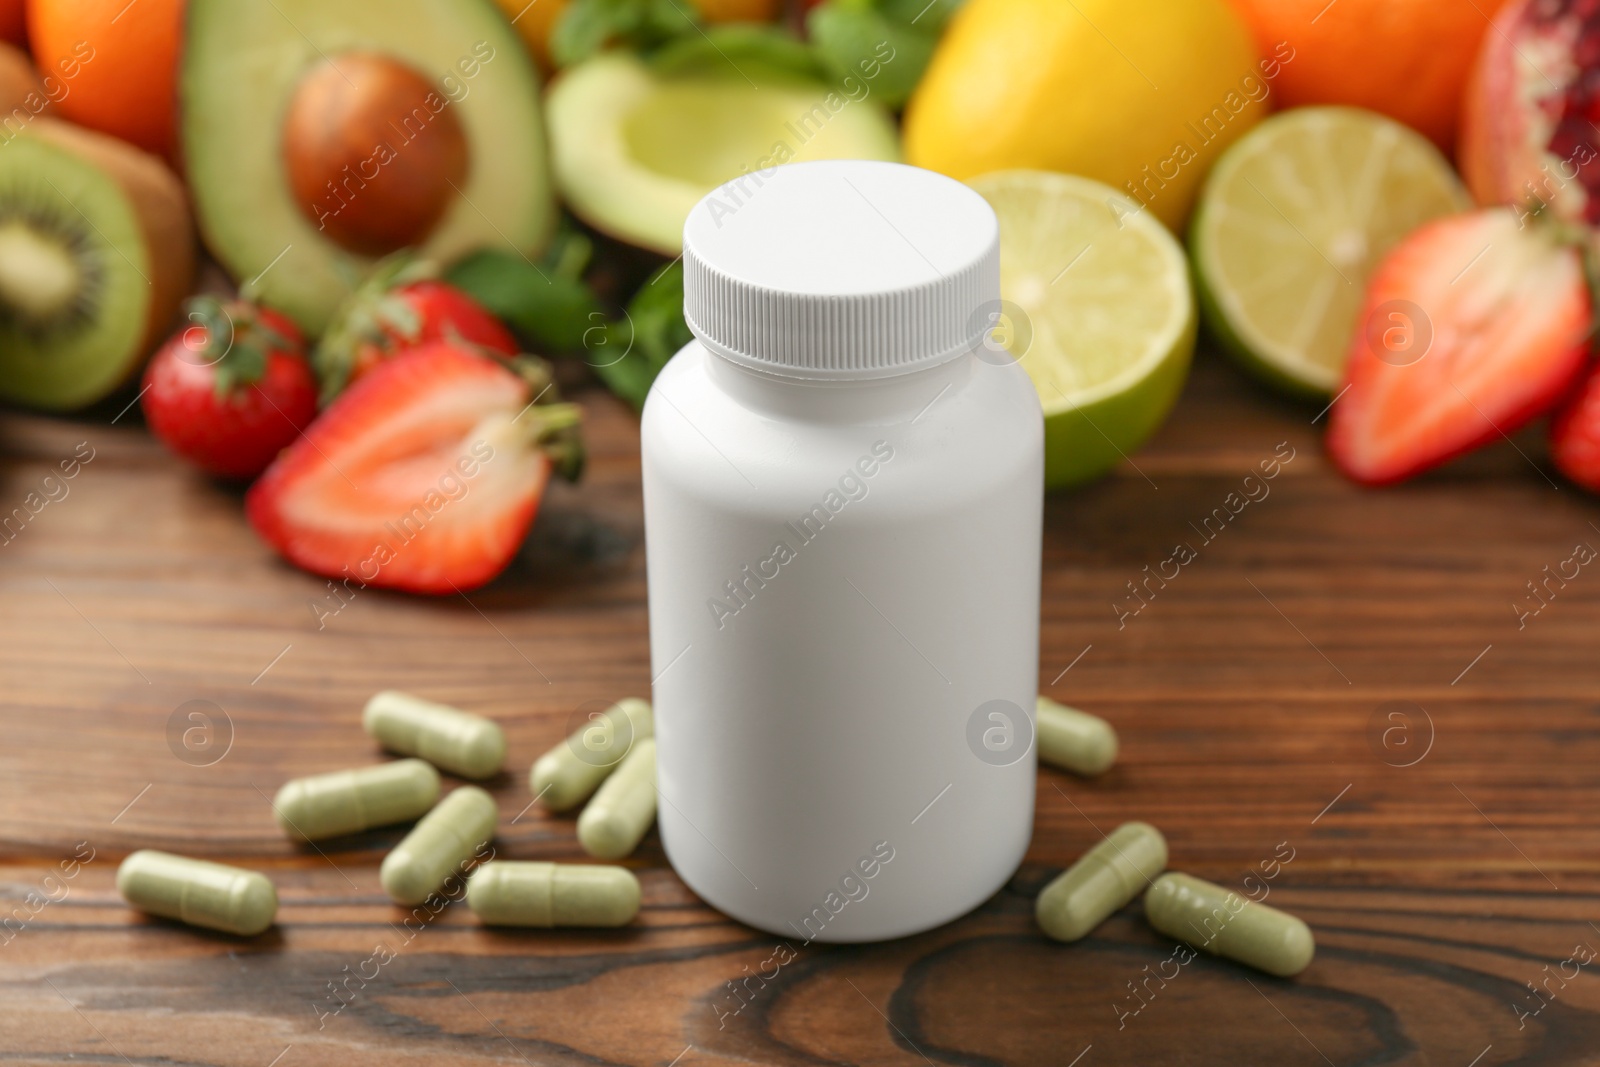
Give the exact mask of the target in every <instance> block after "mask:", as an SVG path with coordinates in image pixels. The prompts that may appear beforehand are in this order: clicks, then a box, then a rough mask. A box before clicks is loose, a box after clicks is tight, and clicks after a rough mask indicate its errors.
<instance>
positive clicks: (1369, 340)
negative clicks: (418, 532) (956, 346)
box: [0, 0, 1600, 593]
mask: <svg viewBox="0 0 1600 1067" xmlns="http://www.w3.org/2000/svg"><path fill="white" fill-rule="evenodd" d="M7 42H8V43H7ZM0 103H3V105H4V107H5V109H6V113H5V116H4V118H3V119H0V127H3V132H0V142H3V143H0V397H4V398H5V399H7V400H8V401H10V402H12V403H15V404H19V405H23V406H26V407H30V408H34V409H38V410H43V411H52V412H70V411H76V410H81V409H90V410H92V411H97V410H102V409H104V408H107V407H109V408H112V409H121V408H123V407H125V406H127V405H128V404H129V403H130V401H132V400H134V399H137V400H138V402H139V404H140V406H141V408H142V411H143V413H144V416H145V420H146V424H147V426H148V427H149V429H150V430H151V432H152V433H154V434H155V435H156V436H157V437H159V438H160V439H161V440H162V441H163V442H165V443H166V445H167V446H168V447H169V448H170V449H171V451H172V452H173V453H174V454H175V456H177V457H179V458H180V459H181V460H183V461H186V462H189V463H191V464H193V465H194V466H195V468H196V469H197V472H204V473H203V474H202V473H197V476H212V477H219V478H225V479H231V480H235V481H242V482H251V481H254V485H253V487H252V488H251V489H250V492H249V495H248V515H249V518H250V521H251V522H252V524H253V525H254V526H255V528H256V529H257V531H258V532H259V533H260V534H261V536H262V538H263V539H264V540H265V541H266V542H267V543H268V544H270V545H272V546H273V547H274V548H275V549H276V550H277V551H279V552H280V553H281V554H282V555H283V556H284V557H285V558H286V559H288V560H289V561H291V562H293V563H295V564H297V565H299V566H301V567H304V568H306V569H308V570H311V571H313V572H315V573H319V574H323V575H327V576H328V577H330V578H339V577H341V576H344V577H348V576H349V575H350V574H352V573H356V572H359V573H361V574H362V575H364V576H365V577H363V579H362V580H363V581H364V582H365V583H367V584H376V585H387V586H391V587H393V588H398V589H404V590H410V591H414V592H429V593H438V592H446V591H450V590H453V589H454V590H460V589H470V588H473V587H475V586H478V585H481V584H483V583H485V582H487V581H490V580H492V579H493V578H494V577H495V575H496V574H498V573H499V572H500V570H501V569H503V568H504V567H505V566H506V565H507V563H508V562H509V561H510V559H511V558H512V556H513V555H514V554H515V552H516V551H517V548H518V545H519V544H520V542H521V540H522V538H523V536H524V535H525V534H526V532H527V529H528V527H529V525H530V524H531V523H532V521H533V519H534V517H535V515H536V513H537V510H538V506H539V502H540V499H541V497H542V495H543V493H544V489H545V486H546V484H547V482H548V479H549V478H550V477H551V476H558V477H565V478H577V477H578V476H579V475H580V473H581V470H582V465H583V455H584V446H583V438H582V429H581V426H580V411H579V409H578V408H577V407H575V406H573V405H572V404H570V403H567V402H566V401H565V400H564V397H565V396H566V395H568V394H570V393H572V392H573V391H574V390H581V389H582V388H585V387H586V383H587V384H588V385H591V386H592V385H600V386H603V387H605V388H608V389H610V390H611V391H613V392H614V393H616V394H617V395H618V396H619V397H621V398H622V399H624V400H625V401H627V402H628V403H629V404H631V405H633V406H634V407H635V408H638V407H641V406H642V405H643V403H644V399H645V396H646V395H647V393H648V391H649V388H650V385H651V382H652V381H653V380H654V378H655V376H656V374H657V373H658V372H659V371H660V369H661V367H662V366H663V365H664V364H665V363H666V361H667V360H668V359H670V358H671V357H672V355H673V354H674V353H675V352H676V351H677V350H678V349H679V348H680V347H681V346H682V345H683V344H684V343H686V342H687V341H688V340H689V338H690V334H689V332H688V329H687V327H686V326H685V324H684V322H683V317H682V277H681V271H680V268H679V264H678V254H679V251H680V231H681V226H682V222H683V219H684V216H685V215H686V214H687V212H688V211H689V209H690V207H691V206H692V205H693V204H694V203H695V202H696V201H697V200H698V199H699V198H700V197H702V196H703V195H705V194H706V193H707V192H709V191H710V190H712V189H713V188H715V187H717V186H718V185H720V184H722V183H723V182H726V181H729V180H732V179H735V178H738V177H740V176H741V175H745V174H750V173H752V172H758V171H761V170H765V169H768V168H771V167H775V166H781V165H783V164H786V163H789V162H793V161H799V160H808V159H826V158H868V159H884V160H903V161H905V162H908V163H911V164H915V165H918V166H923V167H928V168H930V169H933V170H937V171H940V172H943V173H946V174H949V175H951V176H952V177H955V178H957V179H960V180H963V181H967V182H969V183H970V184H972V186H973V187H974V188H975V189H977V190H978V191H979V192H980V193H981V194H982V195H983V196H985V197H986V198H988V200H989V201H990V203H991V204H992V205H993V206H994V208H995V210H996V212H997V214H998V216H999V219H1000V222H1001V227H1002V234H1003V250H1002V260H1003V261H1002V273H1003V289H1004V296H1005V300H1006V307H1005V311H1004V313H1003V314H1001V315H1000V316H997V318H996V320H995V321H994V323H993V331H994V332H993V336H994V338H995V340H996V341H997V342H998V343H999V344H1000V345H1003V346H1004V347H1005V349H1006V350H1007V351H1008V352H1009V353H1010V355H1011V357H1013V358H1015V359H1017V360H1018V361H1020V362H1021V364H1022V366H1023V367H1024V368H1025V369H1026V370H1027V371H1028V373H1029V374H1030V376H1031V377H1032V380H1033V381H1034V383H1035V385H1036V386H1037V387H1038V390H1039V394H1040V402H1041V406H1042V409H1043V411H1044V414H1045V417H1046V426H1047V474H1046V478H1047V482H1048V484H1049V486H1050V487H1051V488H1052V489H1059V490H1067V489H1070V487H1072V486H1078V485H1082V484H1085V483H1088V482H1091V481H1093V480H1094V479H1096V478H1099V477H1101V476H1102V475H1104V474H1105V473H1106V472H1107V471H1108V470H1110V469H1111V468H1112V467H1114V466H1116V465H1117V464H1119V463H1122V462H1126V461H1127V460H1128V458H1129V457H1130V456H1132V455H1134V454H1135V453H1136V452H1137V450H1138V448H1139V447H1140V445H1141V444H1143V443H1144V441H1145V440H1147V439H1148V438H1149V436H1150V435H1151V434H1153V433H1154V432H1155V431H1156V430H1157V429H1158V428H1159V426H1160V425H1161V423H1162V421H1163V419H1164V418H1165V417H1166V415H1167V413H1168V412H1169V411H1170V410H1171V408H1172V406H1173V405H1174V404H1175V403H1178V402H1179V397H1180V394H1181V393H1182V391H1183V385H1184V381H1185V377H1186V374H1187V371H1188V368H1189V366H1190V362H1191V359H1192V358H1195V349H1196V343H1197V338H1199V339H1201V342H1202V345H1201V347H1202V349H1203V351H1204V352H1210V351H1219V352H1222V353H1226V354H1227V355H1228V356H1229V357H1231V358H1232V359H1233V360H1234V361H1235V363H1236V364H1237V367H1238V369H1239V372H1240V373H1241V374H1242V375H1244V376H1246V377H1248V378H1251V379H1254V380H1256V381H1258V382H1259V383H1260V384H1261V386H1263V387H1264V388H1266V389H1269V390H1272V391H1275V392H1277V393H1281V394H1282V397H1283V400H1282V402H1283V403H1285V404H1301V405H1306V406H1307V407H1308V409H1309V410H1311V411H1314V412H1320V411H1322V410H1328V411H1331V415H1330V417H1329V418H1328V420H1327V425H1328V426H1329V431H1328V450H1329V455H1330V457H1331V458H1332V459H1333V461H1334V462H1335V463H1336V464H1337V466H1338V467H1339V468H1340V469H1341V470H1342V471H1344V472H1345V473H1346V474H1348V475H1349V476H1350V477H1351V478H1352V479H1354V480H1356V481H1358V482H1363V483H1373V484H1376V483H1388V482H1395V481H1399V480H1403V479H1406V478H1409V477H1412V476H1415V475H1418V474H1421V473H1423V472H1425V471H1427V470H1430V469H1432V468H1434V467H1436V466H1438V465H1440V464H1442V463H1445V462H1447V461H1449V460H1450V459H1452V458H1454V457H1455V456H1458V455H1460V454H1461V453H1463V452H1465V451H1468V450H1470V449H1473V448H1476V447H1478V446H1480V445H1483V444H1485V443H1488V442H1491V441H1496V440H1499V439H1501V438H1504V437H1506V436H1507V435H1510V434H1514V433H1516V432H1517V431H1519V430H1520V429H1521V428H1523V427H1524V426H1525V425H1526V424H1528V423H1530V422H1532V421H1533V420H1537V419H1540V418H1543V417H1547V416H1549V417H1551V429H1550V431H1549V437H1550V444H1549V448H1548V451H1547V455H1546V457H1545V459H1546V460H1547V461H1548V463H1549V464H1550V465H1552V467H1553V468H1554V470H1556V471H1559V472H1560V473H1561V474H1562V475H1564V476H1565V477H1566V478H1568V479H1570V480H1571V481H1573V482H1575V483H1577V484H1579V485H1581V486H1584V487H1587V488H1590V489H1595V488H1600V373H1597V372H1596V371H1595V368H1594V365H1593V359H1592V353H1591V345H1590V338H1591V334H1592V315H1593V298H1592V294H1591V284H1592V279H1593V278H1595V277H1597V276H1600V271H1597V270H1596V263H1595V241H1594V235H1593V231H1592V230H1591V226H1592V225H1594V224H1596V223H1597V222H1600V201H1596V200H1595V199H1594V198H1593V196H1592V192H1593V191H1594V190H1600V162H1597V156H1600V150H1597V148H1596V139H1597V138H1600V130H1597V127H1596V126H1595V116H1596V115H1600V28H1596V25H1595V23H1594V21H1593V18H1592V16H1591V14H1590V12H1589V5H1587V4H1586V3H1583V2H1580V0H1539V2H1537V3H1535V2H1531V0H1509V2H1496V0H1478V2H1477V3H1464V4H1455V3H1450V4H1444V3H1439V2H1438V0H1335V2H1333V3H1329V2H1327V0H1141V2H1140V3H1137V4H1129V3H1122V2H1117V0H1076V2H1074V3H1061V2H1060V0H787V2H780V0H187V2H185V0H140V2H139V3H137V4H129V3H127V2H126V0H26V2H25V3H23V2H18V0H0ZM152 354H154V358H152ZM1201 358H1210V357H1209V356H1208V355H1202V357H1201ZM1318 418H1320V414H1319V415H1318ZM484 440H492V441H494V442H496V449H497V450H498V451H497V452H496V454H497V455H498V456H502V457H509V458H508V459H507V460H506V461H505V462H497V463H496V464H495V465H493V476H492V477H487V478H484V479H482V481H481V482H480V483H478V488H476V489H475V490H474V496H473V503H472V504H471V506H465V505H462V506H452V507H450V508H449V509H445V508H444V506H443V504H441V505H440V506H439V507H438V508H432V509H430V510H429V513H428V514H429V519H430V522H431V525H429V527H428V532H427V536H426V537H421V538H417V539H415V541H414V542H413V543H412V546H411V547H409V548H408V552H407V558H406V560H405V561H404V563H403V565H402V564H395V565H391V562H390V561H388V560H382V559H374V558H373V557H372V555H371V546H373V545H374V544H378V543H380V542H381V541H382V540H383V535H382V531H383V526H384V523H385V522H386V520H387V518H389V517H391V512H393V511H394V510H395V509H397V508H399V509H400V510H402V511H403V510H404V508H403V507H402V505H404V504H405V503H406V502H407V501H413V500H423V499H432V498H433V497H439V494H438V493H437V492H434V489H435V484H434V483H435V482H436V481H437V477H436V476H437V471H436V470H435V469H434V468H435V467H438V468H439V469H440V470H451V469H454V470H456V471H457V475H456V476H458V477H462V478H466V477H476V476H477V475H476V474H474V475H471V476H469V475H467V474H466V473H465V472H466V470H467V468H468V467H469V466H470V467H472V468H473V469H474V470H475V471H477V470H478V469H479V468H483V469H489V468H488V466H486V465H485V461H484V457H482V456H476V457H475V456H474V455H473V453H472V446H473V443H474V442H482V441H484ZM418 456H423V457H428V459H429V463H420V462H416V461H415V458H416V457H418ZM435 460H436V461H437V462H433V461H435ZM363 476H368V477H363ZM356 484H362V485H382V486H383V487H384V488H383V490H382V492H365V493H363V492H359V491H356V490H355V489H354V488H353V487H354V486H355V485H356ZM441 499H443V498H441Z"/></svg>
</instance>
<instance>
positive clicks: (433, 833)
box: [378, 785, 500, 904]
mask: <svg viewBox="0 0 1600 1067" xmlns="http://www.w3.org/2000/svg"><path fill="white" fill-rule="evenodd" d="M499 818H500V809H499V808H497V807H495V803H494V798H493V797H491V796H490V795H489V794H488V793H485V792H484V791H483V790H481V789H479V788H478V787H477V786H475V785H464V786H462V787H461V788H459V789H457V790H456V791H455V792H453V793H451V794H450V795H449V796H447V797H445V798H444V799H443V800H441V801H440V802H439V806H438V807H436V808H434V809H433V810H432V811H430V812H428V814H426V815H424V816H423V817H422V821H421V822H419V823H417V825H415V826H413V827H412V828H411V832H410V833H409V834H407V835H406V836H405V839H404V840H402V841H401V842H400V843H399V844H398V845H396V846H395V847H394V851H393V852H390V853H389V854H388V855H387V856H385V857H384V858H383V866H382V867H380V868H379V869H378V880H379V881H380V882H382V883H383V891H384V892H385V893H388V894H389V897H390V899H392V900H393V901H395V903H397V904H421V903H422V902H423V901H424V900H427V899H428V897H430V896H432V895H433V894H434V893H436V892H438V891H439V889H440V887H442V886H443V885H444V883H445V879H447V878H449V877H450V876H451V875H452V874H461V875H463V876H464V875H465V874H466V866H467V861H469V860H471V859H472V857H473V856H474V855H476V854H477V852H478V850H479V849H481V848H482V847H483V846H484V845H486V844H488V843H489V839H490V838H492V837H494V827H495V823H496V822H497V821H498V820H499Z"/></svg>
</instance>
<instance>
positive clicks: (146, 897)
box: [117, 848, 278, 937]
mask: <svg viewBox="0 0 1600 1067" xmlns="http://www.w3.org/2000/svg"><path fill="white" fill-rule="evenodd" d="M117 892H119V893H121V894H122V899H123V900H126V901H127V902H128V903H129V904H132V905H133V906H134V907H136V908H138V909H139V910H140V911H147V912H149V913H150V914H152V915H161V916H164V917H165V918H168V919H177V920H179V921H180V922H186V923H189V924H190V925H192V926H204V927H206V928H207V929H210V930H221V931H223V932H224V933H229V934H240V935H242V936H244V937H254V936H255V935H256V934H259V933H260V932H261V931H263V930H265V929H266V928H267V927H269V926H271V925H272V920H273V918H275V917H276V916H277V914H278V891H277V890H276V889H274V888H273V887H272V883H271V882H269V881H267V876H266V875H264V874H257V873H256V872H255V871H247V870H244V869H243V868H240V867H229V866H227V865H226V864H222V863H208V862H207V861H205V860H192V859H189V858H188V857H187V856H174V855H173V854H172V853H170V852H156V851H154V850H152V849H148V848H147V849H141V850H139V851H138V852H135V853H133V854H131V855H130V856H129V857H128V858H127V859H125V860H123V861H122V866H120V867H118V868H117Z"/></svg>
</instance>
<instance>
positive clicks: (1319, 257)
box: [1189, 107, 1472, 397]
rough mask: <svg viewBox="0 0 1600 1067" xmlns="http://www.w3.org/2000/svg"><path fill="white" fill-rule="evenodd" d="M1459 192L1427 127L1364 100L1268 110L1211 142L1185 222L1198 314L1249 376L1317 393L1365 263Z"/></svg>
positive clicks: (1322, 392) (1328, 379) (1332, 363)
mask: <svg viewBox="0 0 1600 1067" xmlns="http://www.w3.org/2000/svg"><path fill="white" fill-rule="evenodd" d="M1471 206H1472V202H1471V199H1470V198H1469V197H1468V195H1467V191H1466V189H1464V188H1463V187H1462V185H1461V182H1460V180H1459V179H1457V177H1456V175H1455V171H1453V170H1451V169H1450V164H1449V162H1448V161H1447V160H1446V159H1445V158H1444V156H1442V155H1441V154H1440V153H1439V150H1438V149H1437V148H1435V147H1434V146H1433V144H1432V142H1430V141H1429V140H1428V139H1427V138H1426V137H1423V136H1422V135H1421V134H1420V133H1417V132H1415V131H1414V130H1411V129H1410V128H1408V127H1406V126H1402V125H1401V124H1400V123H1398V122H1394V121H1393V120H1391V119H1387V118H1384V117H1383V116H1382V115H1378V114H1375V113H1373V112H1371V111H1362V110H1361V109H1359V108H1349V107H1304V108H1295V109H1294V110H1292V111H1285V112H1283V113H1282V114H1280V115H1275V116H1273V117H1272V118H1270V119H1268V120H1267V121H1266V122H1263V123H1262V124H1261V125H1260V126H1257V127H1256V128H1255V129H1254V130H1252V131H1250V132H1249V133H1248V134H1246V135H1245V136H1244V137H1243V138H1241V139H1240V140H1239V142H1238V143H1237V144H1235V145H1233V146H1232V147H1231V148H1229V149H1228V151H1227V152H1225V153H1223V156H1222V158H1221V159H1220V160H1218V161H1217V165H1216V167H1214V168H1213V169H1212V171H1211V174H1210V176H1209V177H1208V178H1207V179H1206V185H1205V189H1204V191H1203V192H1202V193H1201V196H1200V206H1199V209H1198V210H1197V211H1196V212H1195V218H1194V222H1193V224H1192V225H1191V227H1190V239H1189V246H1190V248H1191V249H1192V250H1193V252H1194V269H1195V279H1196V281H1197V283H1198V288H1199V293H1200V307H1201V313H1202V315H1203V316H1204V318H1205V321H1206V326H1207V327H1208V328H1209V329H1210V330H1211V332H1212V333H1214V334H1216V336H1217V339H1218V340H1219V341H1220V342H1221V343H1222V345H1223V346H1224V347H1225V348H1227V349H1228V350H1229V351H1230V353H1231V354H1232V355H1234V356H1236V357H1237V358H1238V359H1239V360H1240V362H1241V363H1243V365H1244V366H1245V368H1246V369H1247V370H1249V371H1250V372H1251V373H1253V374H1255V375H1256V376H1257V377H1259V378H1262V379H1264V380H1266V381H1267V382H1270V383H1272V384H1275V385H1277V386H1279V387H1281V388H1283V389H1286V390H1288V391H1289V392H1292V393H1297V394H1300V395H1303V396H1310V397H1325V396H1327V395H1328V394H1329V393H1331V392H1332V391H1333V390H1334V389H1335V388H1336V387H1337V386H1338V384H1339V379H1340V376H1341V375H1342V374H1343V372H1344V361H1345V355H1346V353H1347V352H1348V351H1349V348H1350V338H1351V335H1352V334H1353V333H1354V331H1355V328H1356V319H1357V318H1358V317H1359V316H1360V314H1361V301H1362V297H1363V294H1364V293H1365V290H1366V286H1367V277H1368V275H1369V274H1370V273H1371V272H1372V270H1373V268H1374V267H1376V266H1377V264H1378V261H1379V260H1380V259H1382V258H1383V256H1384V255H1385V254H1386V253H1387V252H1388V251H1389V250H1390V249H1391V248H1393V247H1394V246H1395V245H1396V244H1397V243H1399V241H1400V239H1401V238H1403V237H1405V236H1406V235H1407V234H1408V233H1410V232H1411V231H1412V230H1414V229H1416V228H1417V227H1418V226H1421V225H1422V224H1423V223H1425V222H1429V221H1431V220H1433V219H1436V218H1439V217H1440V216H1442V215H1451V214H1455V213H1456V212H1459V211H1466V210H1468V209H1469V208H1470V207H1471Z"/></svg>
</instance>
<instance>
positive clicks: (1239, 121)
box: [905, 0, 1294, 228]
mask: <svg viewBox="0 0 1600 1067" xmlns="http://www.w3.org/2000/svg"><path fill="white" fill-rule="evenodd" d="M1293 55H1294V52H1293V49H1292V48H1291V47H1290V46H1288V45H1283V46H1280V48H1279V49H1278V50H1277V51H1276V52H1274V53H1273V54H1270V55H1268V56H1266V57H1265V58H1258V57H1257V54H1256V49H1255V45H1254V44H1253V43H1252V40H1251V37H1250V33H1249V31H1248V30H1247V29H1246V28H1245V26H1244V24H1243V23H1242V22H1241V21H1240V20H1239V18H1238V16H1236V15H1235V14H1234V13H1233V11H1232V10H1231V9H1230V8H1229V7H1228V6H1227V4H1226V3H1225V2H1224V0H1140V2H1139V3H1130V2H1129V0H968V3H967V4H966V5H965V6H964V7H962V9H961V10H960V11H959V12H958V13H957V14H956V16H955V18H954V19H953V20H952V21H951V23H950V26H949V28H948V29H947V30H946V31H945V34H944V38H943V39H942V40H941V41H940V43H939V47H938V49H937V50H936V51H935V52H934V55H933V61H932V62H931V63H930V64H929V66H928V70H927V73H926V74H924V75H923V78H922V82H921V84H920V85H919V86H918V87H917V91H916V94H915V95H914V96H913V97H912V99H911V103H910V105H909V107H908V108H907V110H906V118H905V154H906V160H907V162H910V163H914V164H916V165H917V166H920V167H927V168H929V169H930V170H936V171H940V172H942V173H945V174H949V175H950V176H952V177H955V178H961V179H963V180H965V179H967V178H971V177H974V176H976V175H979V174H985V173H988V172H989V171H996V170H1009V169H1017V168H1027V169H1035V170H1053V171H1060V172H1063V173H1068V174H1081V175H1084V176H1085V177H1090V178H1094V179H1096V180H1098V181H1102V182H1104V183H1106V184H1107V185H1110V186H1111V187H1113V188H1114V189H1116V190H1117V191H1118V192H1120V193H1122V194H1123V195H1124V196H1126V197H1129V198H1130V199H1132V200H1134V201H1136V202H1137V203H1138V204H1140V205H1143V206H1145V207H1148V208H1149V209H1150V210H1151V211H1152V212H1154V214H1155V215H1156V216H1157V217H1158V218H1159V219H1161V221H1163V222H1165V223H1166V224H1167V225H1168V226H1170V227H1173V228H1177V227H1179V226H1181V225H1182V224H1183V221H1184V219H1185V218H1186V217H1187V216H1188V213H1189V208H1190V206H1191V205H1192V204H1193V202H1194V198H1195V195H1196V192H1197V191H1198V189H1199V185H1200V181H1201V179H1202V178H1204V177H1205V173H1206V170H1207V169H1208V168H1209V166H1210V164H1211V161H1212V160H1213V159H1214V158H1215V157H1216V156H1217V155H1218V153H1220V152H1221V151H1222V150H1223V149H1224V148H1226V147H1227V146H1228V145H1229V144H1231V143H1233V142H1234V141H1235V140H1237V139H1238V138H1239V137H1240V136H1242V135H1243V134H1244V133H1245V132H1246V131H1247V130H1249V129H1250V127H1252V126H1254V125H1255V124H1256V123H1257V122H1258V121H1260V120H1261V119H1262V118H1263V117H1265V115H1266V114H1267V111H1268V108H1269V105H1270V103H1271V101H1270V96H1271V92H1272V79H1273V78H1274V77H1276V76H1277V75H1278V73H1279V72H1280V71H1281V70H1282V68H1283V67H1284V66H1285V65H1286V64H1289V63H1292V62H1293ZM1286 57H1287V58H1286Z"/></svg>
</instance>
